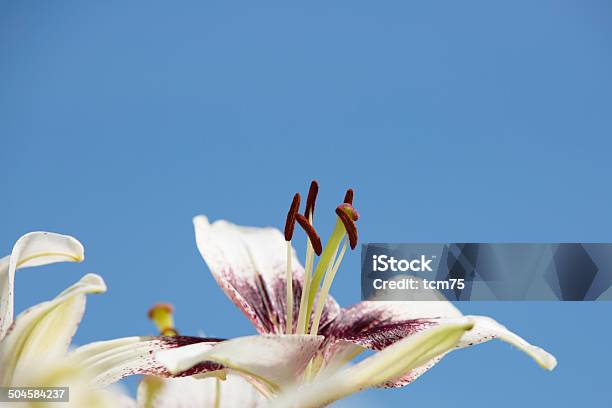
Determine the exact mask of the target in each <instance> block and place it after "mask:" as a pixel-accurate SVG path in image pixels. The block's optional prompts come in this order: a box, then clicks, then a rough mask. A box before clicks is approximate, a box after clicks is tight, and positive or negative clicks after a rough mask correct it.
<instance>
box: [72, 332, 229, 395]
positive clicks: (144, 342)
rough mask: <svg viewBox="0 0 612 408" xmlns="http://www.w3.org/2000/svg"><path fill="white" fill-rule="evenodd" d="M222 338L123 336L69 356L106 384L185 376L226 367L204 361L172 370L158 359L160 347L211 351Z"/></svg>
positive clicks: (79, 349) (97, 381)
mask: <svg viewBox="0 0 612 408" xmlns="http://www.w3.org/2000/svg"><path fill="white" fill-rule="evenodd" d="M222 341H223V340H221V339H209V338H200V337H188V336H174V337H163V336H162V337H152V336H149V337H124V338H120V339H115V340H108V341H99V342H95V343H90V344H87V345H84V346H81V347H79V348H77V349H75V350H74V351H72V352H71V353H69V355H68V358H69V359H70V360H71V361H73V362H74V363H75V364H80V365H82V366H83V367H86V368H87V369H88V371H90V372H91V373H93V374H92V375H93V377H94V379H93V383H94V385H97V386H100V387H104V386H106V385H109V384H112V383H114V382H116V381H118V380H120V379H122V378H124V377H127V376H130V375H136V374H145V375H155V376H161V377H183V376H190V375H196V374H202V373H207V372H211V371H217V370H222V369H223V366H221V365H220V364H218V363H215V362H211V361H203V362H201V363H200V364H197V365H195V366H193V367H190V369H189V370H186V371H184V372H176V373H170V372H169V371H168V370H167V369H166V368H165V367H164V366H163V365H162V364H161V363H160V362H159V361H158V360H157V358H156V353H157V352H159V351H161V350H171V349H180V348H183V347H186V346H194V347H197V348H199V349H200V350H209V349H212V348H213V347H214V346H215V345H217V344H219V343H221V342H222Z"/></svg>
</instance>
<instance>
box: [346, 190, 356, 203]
mask: <svg viewBox="0 0 612 408" xmlns="http://www.w3.org/2000/svg"><path fill="white" fill-rule="evenodd" d="M353 196H354V193H353V189H352V188H349V189H348V190H346V193H345V194H344V203H346V204H351V205H352V204H353Z"/></svg>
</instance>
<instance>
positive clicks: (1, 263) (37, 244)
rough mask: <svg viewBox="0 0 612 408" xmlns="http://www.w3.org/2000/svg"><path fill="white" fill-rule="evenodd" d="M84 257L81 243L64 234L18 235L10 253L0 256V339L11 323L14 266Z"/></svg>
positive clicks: (23, 266)
mask: <svg viewBox="0 0 612 408" xmlns="http://www.w3.org/2000/svg"><path fill="white" fill-rule="evenodd" d="M84 257H85V255H84V249H83V245H81V243H80V242H79V241H78V240H76V239H75V238H73V237H71V236H68V235H61V234H56V233H53V232H30V233H28V234H25V235H24V236H22V237H21V238H19V240H17V242H16V243H15V245H14V246H13V250H12V252H11V254H10V255H9V256H6V257H4V258H2V259H0V340H1V339H2V338H3V337H4V336H5V335H6V332H7V331H8V329H9V327H10V325H11V324H12V323H13V287H14V278H15V271H16V270H17V269H18V268H27V267H31V266H38V265H45V264H50V263H54V262H81V261H82V260H83V259H84Z"/></svg>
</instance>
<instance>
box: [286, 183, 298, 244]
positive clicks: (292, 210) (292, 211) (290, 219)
mask: <svg viewBox="0 0 612 408" xmlns="http://www.w3.org/2000/svg"><path fill="white" fill-rule="evenodd" d="M298 211H300V193H295V195H294V196H293V201H292V202H291V207H289V212H288V213H287V221H285V241H291V238H292V237H293V230H294V229H295V216H296V215H297V213H298Z"/></svg>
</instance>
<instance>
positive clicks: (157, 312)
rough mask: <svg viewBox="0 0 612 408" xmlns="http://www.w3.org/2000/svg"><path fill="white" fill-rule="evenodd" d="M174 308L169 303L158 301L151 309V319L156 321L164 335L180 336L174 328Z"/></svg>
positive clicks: (149, 314)
mask: <svg viewBox="0 0 612 408" xmlns="http://www.w3.org/2000/svg"><path fill="white" fill-rule="evenodd" d="M173 313H174V308H173V307H172V305H171V304H168V303H158V304H156V305H155V306H153V307H152V308H151V309H149V313H148V316H149V319H151V320H152V321H153V323H155V326H156V327H157V330H159V333H160V334H161V335H162V336H178V332H177V331H176V329H175V328H174V317H173V316H172V314H173Z"/></svg>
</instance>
